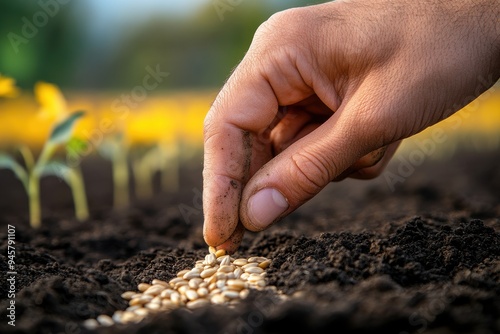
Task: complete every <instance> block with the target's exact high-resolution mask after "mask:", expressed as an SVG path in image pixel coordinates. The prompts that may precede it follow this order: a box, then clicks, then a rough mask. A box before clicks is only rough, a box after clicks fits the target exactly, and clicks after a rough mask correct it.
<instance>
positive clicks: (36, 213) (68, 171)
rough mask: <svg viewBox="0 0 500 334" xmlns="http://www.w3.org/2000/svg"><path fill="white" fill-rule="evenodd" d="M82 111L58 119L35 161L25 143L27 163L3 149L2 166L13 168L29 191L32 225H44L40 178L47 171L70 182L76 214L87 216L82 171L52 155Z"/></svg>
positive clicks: (23, 148) (82, 217)
mask: <svg viewBox="0 0 500 334" xmlns="http://www.w3.org/2000/svg"><path fill="white" fill-rule="evenodd" d="M83 115H84V112H83V111H78V112H75V113H73V114H71V115H69V116H68V117H66V118H65V119H63V120H62V121H60V122H58V123H56V124H55V126H54V128H53V129H52V132H51V134H50V136H49V138H48V140H47V141H46V142H45V144H44V146H43V148H42V151H41V153H40V155H39V156H38V159H37V160H36V161H35V158H34V156H33V154H32V153H31V151H30V149H29V148H28V147H26V146H21V147H20V148H19V153H20V154H21V156H22V158H23V160H24V166H23V165H21V164H20V163H18V162H17V161H16V159H15V158H14V157H13V156H11V155H9V154H6V153H0V168H6V169H10V170H12V172H14V174H15V175H16V177H17V178H18V179H19V180H20V181H21V183H22V184H23V186H24V189H25V190H26V193H27V194H28V199H29V216H30V224H31V226H32V227H33V228H39V227H40V225H41V205H40V178H42V177H43V176H48V175H53V176H57V177H60V178H61V179H62V180H64V181H65V182H66V183H67V184H68V186H69V187H70V188H71V191H72V195H73V202H74V206H75V216H76V217H77V219H78V220H80V221H84V220H86V219H88V216H89V214H88V207H87V199H86V196H85V187H84V182H83V178H82V174H81V171H80V170H79V169H77V168H71V167H69V166H67V165H66V164H64V163H63V162H61V161H57V160H53V159H52V156H53V155H54V153H55V152H56V150H57V149H58V148H59V147H60V146H63V145H64V144H66V143H67V142H68V141H69V140H70V138H71V134H72V132H73V128H74V125H75V123H76V121H77V120H78V119H79V118H81V117H82V116H83Z"/></svg>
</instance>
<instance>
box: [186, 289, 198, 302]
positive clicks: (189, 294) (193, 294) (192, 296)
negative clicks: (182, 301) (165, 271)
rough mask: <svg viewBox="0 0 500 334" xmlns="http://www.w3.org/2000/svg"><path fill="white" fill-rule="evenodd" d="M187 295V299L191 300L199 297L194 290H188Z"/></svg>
mask: <svg viewBox="0 0 500 334" xmlns="http://www.w3.org/2000/svg"><path fill="white" fill-rule="evenodd" d="M185 295H186V297H187V299H189V300H196V299H198V294H197V293H196V291H194V290H187V291H186V293H185Z"/></svg>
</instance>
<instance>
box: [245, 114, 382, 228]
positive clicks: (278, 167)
mask: <svg viewBox="0 0 500 334" xmlns="http://www.w3.org/2000/svg"><path fill="white" fill-rule="evenodd" d="M341 109H342V108H341ZM341 109H339V110H338V111H337V112H336V113H335V114H333V115H332V116H331V117H330V118H329V119H328V120H327V121H326V122H325V123H323V124H322V125H321V126H320V127H318V128H317V129H316V130H314V131H313V132H311V133H310V134H308V135H307V136H305V137H303V138H301V139H300V140H298V141H296V142H295V143H294V144H292V145H290V146H289V147H288V148H287V149H286V150H284V151H283V152H281V153H280V154H279V155H277V156H276V157H275V158H274V159H272V160H271V161H269V162H268V163H267V164H265V165H264V166H263V167H262V168H261V169H260V170H259V171H258V172H257V173H255V174H254V175H253V176H252V178H251V179H250V180H249V181H248V183H247V185H246V186H245V188H244V190H243V194H242V201H241V204H240V219H241V222H242V223H243V225H244V226H245V228H247V229H248V230H250V231H261V230H264V229H266V228H267V227H269V226H270V225H272V224H273V223H275V222H276V221H278V220H279V219H281V218H283V217H284V216H286V215H288V214H289V213H291V212H293V211H294V210H295V209H297V208H298V207H299V206H300V205H302V204H304V203H305V202H306V201H308V200H309V199H311V198H312V197H313V196H315V195H316V194H317V193H319V192H320V191H321V190H322V189H323V188H324V187H325V186H326V185H327V184H329V183H330V182H331V181H332V180H334V179H335V178H336V177H337V176H338V175H340V174H341V173H342V172H343V171H344V170H346V169H347V168H348V167H349V166H351V165H352V164H353V163H354V162H356V161H357V160H358V159H359V158H360V157H362V156H364V155H365V154H366V153H368V152H370V151H372V150H373V148H374V147H376V146H379V147H382V146H383V145H382V144H383V143H382V142H380V143H374V142H373V138H382V136H381V135H380V134H377V133H375V131H374V130H372V131H367V129H366V127H365V126H362V125H363V124H367V122H362V119H363V118H364V117H363V115H353V114H351V115H344V116H349V117H343V115H342V114H343V113H346V112H347V110H341ZM353 116H354V117H353ZM354 120H356V121H355V122H354ZM371 121H373V120H371ZM371 125H373V124H371ZM363 128H364V129H363ZM369 128H371V129H376V128H378V127H372V126H370V127H369ZM369 139H371V140H372V141H370V140H369Z"/></svg>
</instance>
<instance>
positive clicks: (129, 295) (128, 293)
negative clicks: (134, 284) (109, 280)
mask: <svg viewBox="0 0 500 334" xmlns="http://www.w3.org/2000/svg"><path fill="white" fill-rule="evenodd" d="M135 294H136V293H135V292H134V291H125V292H124V293H122V298H123V299H126V300H131V299H132V296H134V295H135Z"/></svg>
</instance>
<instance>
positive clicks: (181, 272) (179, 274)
mask: <svg viewBox="0 0 500 334" xmlns="http://www.w3.org/2000/svg"><path fill="white" fill-rule="evenodd" d="M190 271H191V270H190V269H184V270H181V271H179V272H178V273H177V277H182V276H184V275H185V274H187V273H188V272H190ZM170 282H172V281H170Z"/></svg>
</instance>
